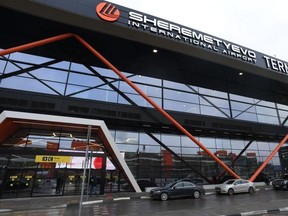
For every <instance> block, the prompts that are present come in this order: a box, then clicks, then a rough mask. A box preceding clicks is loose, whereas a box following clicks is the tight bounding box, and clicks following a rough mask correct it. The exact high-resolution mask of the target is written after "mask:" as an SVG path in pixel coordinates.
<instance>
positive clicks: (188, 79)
mask: <svg viewBox="0 0 288 216" xmlns="http://www.w3.org/2000/svg"><path fill="white" fill-rule="evenodd" d="M0 11H1V12H0V14H1V15H0V16H1V18H2V22H3V23H5V25H3V26H2V27H1V29H2V30H1V32H2V33H1V34H0V149H1V151H0V159H1V160H0V168H1V174H0V183H1V187H0V197H1V198H13V197H27V196H53V195H55V196H58V195H71V194H80V193H81V182H82V183H83V182H86V183H87V185H86V187H88V184H89V182H88V181H85V179H86V180H87V179H89V178H90V177H92V176H94V177H96V179H97V184H98V187H99V192H100V193H102V194H103V193H107V192H109V193H111V192H115V193H116V192H119V191H123V190H134V191H136V192H139V191H140V190H142V189H143V188H142V186H143V185H140V182H142V183H143V184H146V185H144V187H145V186H147V187H149V185H153V184H155V185H158V186H161V185H164V184H165V183H167V182H169V181H172V180H175V179H180V178H186V177H190V178H193V179H194V180H197V181H200V182H201V183H204V184H210V183H217V182H220V181H221V179H223V178H225V177H226V178H227V176H230V177H231V176H232V177H241V178H246V179H248V178H250V177H251V175H252V176H253V174H254V173H257V172H258V171H259V172H260V171H261V173H265V174H266V175H271V176H280V175H282V174H284V173H285V172H286V170H287V160H286V159H285V157H286V154H285V152H286V151H287V150H286V149H287V144H286V140H287V138H288V137H287V133H288V122H287V119H288V91H287V89H288V63H287V62H285V61H283V60H280V59H276V58H275V57H272V56H269V55H265V54H263V53H259V52H257V51H255V50H252V49H250V48H247V47H244V46H241V45H239V44H237V43H234V42H230V41H227V40H225V39H221V38H218V37H215V36H212V35H210V34H208V33H204V32H200V31H198V30H195V29H192V28H190V27H186V26H182V25H181V24H177V23H174V22H171V21H168V20H164V19H161V18H159V17H155V16H153V15H149V14H145V13H143V12H141V11H136V10H133V9H129V8H125V7H122V6H120V5H116V4H113V3H109V2H106V1H90V0H82V1H72V0H62V1H53V0H29V1H18V0H2V1H0ZM263 46H265V44H263ZM279 149H281V151H280V153H281V154H278V150H279ZM85 167H86V168H87V169H85ZM259 167H260V168H261V170H259ZM83 170H85V171H86V170H87V172H85V173H86V175H85V176H86V177H85V178H83V176H84V174H83V172H84V171H83ZM258 174H259V173H258ZM255 178H256V176H253V178H252V180H255ZM83 179H84V180H83ZM87 189H88V188H87ZM86 191H87V193H88V190H86Z"/></svg>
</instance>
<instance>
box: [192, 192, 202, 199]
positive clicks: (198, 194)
mask: <svg viewBox="0 0 288 216" xmlns="http://www.w3.org/2000/svg"><path fill="white" fill-rule="evenodd" d="M200 196H201V194H200V192H199V191H194V192H193V197H194V198H195V199H198V198H199V197H200Z"/></svg>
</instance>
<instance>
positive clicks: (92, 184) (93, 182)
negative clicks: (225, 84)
mask: <svg viewBox="0 0 288 216" xmlns="http://www.w3.org/2000/svg"><path fill="white" fill-rule="evenodd" d="M89 187H90V197H92V196H93V195H95V194H96V195H97V196H98V193H97V190H96V189H97V179H96V177H95V176H91V178H90V182H89Z"/></svg>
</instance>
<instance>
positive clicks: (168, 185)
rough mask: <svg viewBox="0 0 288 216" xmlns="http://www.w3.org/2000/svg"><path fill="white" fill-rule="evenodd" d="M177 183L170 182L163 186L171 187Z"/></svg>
mask: <svg viewBox="0 0 288 216" xmlns="http://www.w3.org/2000/svg"><path fill="white" fill-rule="evenodd" d="M174 184H175V182H170V183H169V184H167V185H165V186H164V187H163V188H170V187H172V186H173V185H174Z"/></svg>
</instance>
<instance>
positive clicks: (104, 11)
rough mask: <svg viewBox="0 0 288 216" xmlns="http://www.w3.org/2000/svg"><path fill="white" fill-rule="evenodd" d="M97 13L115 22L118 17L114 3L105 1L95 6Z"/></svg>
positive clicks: (117, 10)
mask: <svg viewBox="0 0 288 216" xmlns="http://www.w3.org/2000/svg"><path fill="white" fill-rule="evenodd" d="M96 13H97V15H98V16H99V17H100V18H101V19H103V20H105V21H108V22H115V21H117V20H118V19H119V17H120V11H119V9H118V8H116V7H115V5H112V4H110V3H107V2H101V3H99V4H98V5H97V6H96Z"/></svg>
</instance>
